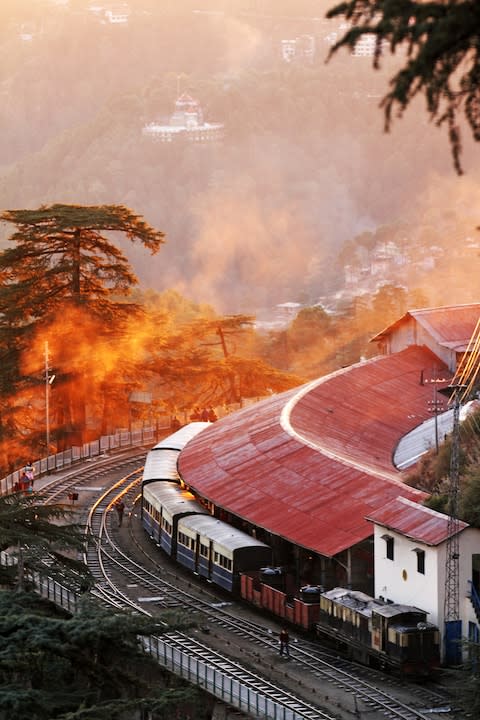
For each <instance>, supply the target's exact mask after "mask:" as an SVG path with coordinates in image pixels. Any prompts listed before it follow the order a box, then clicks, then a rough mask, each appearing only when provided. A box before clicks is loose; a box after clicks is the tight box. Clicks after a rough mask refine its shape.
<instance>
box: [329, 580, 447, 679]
mask: <svg viewBox="0 0 480 720" xmlns="http://www.w3.org/2000/svg"><path fill="white" fill-rule="evenodd" d="M316 632H317V634H318V635H320V636H327V637H328V638H330V639H333V640H334V642H335V645H336V646H337V647H338V648H340V649H342V650H343V651H345V652H346V653H347V654H348V655H349V656H350V657H351V658H353V659H355V660H358V661H360V662H362V663H364V664H369V665H374V666H378V667H381V668H382V669H395V670H398V671H399V672H400V673H401V674H402V675H408V676H415V677H419V678H420V677H428V676H430V675H431V674H432V672H434V671H435V669H436V668H438V667H439V665H440V644H439V632H438V628H437V627H436V626H435V625H433V624H432V623H429V622H427V614H426V613H425V612H424V611H423V610H419V608H416V607H412V606H410V605H400V604H397V603H390V602H385V601H384V600H379V599H376V598H372V597H370V596H369V595H366V594H365V593H362V592H359V591H355V590H347V589H345V588H334V589H333V590H329V591H327V592H323V593H321V594H320V614H319V620H318V623H317V624H316Z"/></svg>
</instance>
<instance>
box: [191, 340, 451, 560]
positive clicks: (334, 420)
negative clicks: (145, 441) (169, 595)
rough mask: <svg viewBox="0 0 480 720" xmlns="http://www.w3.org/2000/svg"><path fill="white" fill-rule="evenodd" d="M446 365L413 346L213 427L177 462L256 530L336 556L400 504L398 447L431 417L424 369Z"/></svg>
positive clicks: (404, 492)
mask: <svg viewBox="0 0 480 720" xmlns="http://www.w3.org/2000/svg"><path fill="white" fill-rule="evenodd" d="M433 366H435V367H437V368H438V369H439V370H441V371H443V370H444V366H443V364H442V363H441V362H440V361H439V359H438V357H437V356H436V355H434V354H433V353H432V352H431V351H430V350H428V349H427V348H426V347H419V346H411V347H408V348H407V349H405V350H403V351H402V352H398V353H395V354H392V355H388V356H381V357H377V358H374V359H372V360H367V361H364V362H361V363H358V364H356V365H353V366H350V367H348V368H344V369H342V370H339V371H337V372H335V373H333V374H330V375H327V376H326V377H323V378H321V379H319V380H316V381H314V382H311V383H308V384H307V385H303V386H301V387H299V388H295V389H294V390H289V391H287V392H285V393H282V394H279V395H276V396H272V398H269V399H267V400H263V401H261V402H259V403H258V404H256V405H254V406H251V407H248V408H245V409H243V410H240V411H238V412H236V413H234V414H232V415H229V416H227V417H225V418H223V419H222V420H220V421H218V422H216V423H213V424H212V425H210V426H209V427H207V428H206V429H205V430H203V431H202V432H201V433H200V434H199V435H197V436H196V437H195V438H194V439H193V440H191V441H190V442H189V443H188V444H187V446H186V447H185V449H184V450H183V451H182V453H181V454H180V457H179V464H178V467H179V472H180V475H181V476H182V478H183V480H184V482H185V483H186V484H187V485H188V486H190V487H191V488H192V489H193V490H194V491H196V492H197V493H198V494H199V495H201V496H202V497H204V498H206V499H207V500H210V501H212V502H213V503H215V504H216V505H218V506H220V507H222V508H224V509H225V510H227V511H228V512H231V513H233V514H234V515H237V516H239V517H241V518H243V519H245V520H248V521H249V522H251V523H253V524H254V525H257V526H259V527H262V528H265V529H266V530H268V531H270V532H272V533H273V534H275V535H279V536H281V537H283V538H285V539H287V540H289V541H291V542H292V543H294V544H295V545H300V546H302V547H304V548H307V549H309V550H311V551H313V552H316V553H319V554H321V555H324V556H327V557H332V556H333V555H336V554H337V553H339V552H341V551H342V550H345V549H347V548H349V547H351V546H352V545H354V544H356V543H358V542H360V541H361V540H364V539H366V538H368V537H369V536H371V535H372V526H371V523H370V522H368V520H366V517H369V516H372V515H374V514H375V512H376V511H377V510H379V509H380V508H382V507H383V506H384V505H386V504H387V503H389V502H391V501H393V500H395V499H396V498H397V497H398V496H403V497H405V498H407V499H409V500H412V501H414V502H417V503H418V502H421V501H422V500H423V499H424V498H426V497H427V495H426V493H423V492H421V491H419V490H416V489H414V488H411V487H408V486H407V485H405V484H404V483H403V478H404V476H403V474H402V473H401V472H400V471H398V470H397V469H396V468H395V467H394V465H393V462H392V458H393V455H394V452H395V448H396V446H397V444H398V442H399V440H400V439H401V438H402V437H403V435H405V434H406V433H408V432H409V431H411V430H412V429H413V428H415V427H416V426H417V425H419V424H420V423H422V422H424V421H425V420H427V419H429V418H431V412H429V401H431V398H432V388H431V387H429V386H428V384H424V383H423V382H422V380H421V378H422V377H423V375H422V371H424V370H425V369H430V368H432V367H433Z"/></svg>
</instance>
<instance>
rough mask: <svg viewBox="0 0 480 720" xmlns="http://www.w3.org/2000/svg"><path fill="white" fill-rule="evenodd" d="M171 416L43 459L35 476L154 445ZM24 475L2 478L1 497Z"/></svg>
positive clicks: (223, 410) (230, 408)
mask: <svg viewBox="0 0 480 720" xmlns="http://www.w3.org/2000/svg"><path fill="white" fill-rule="evenodd" d="M263 399H264V398H263V397H255V398H246V399H243V400H242V401H241V402H240V403H234V404H230V405H224V406H221V407H216V408H215V413H216V415H217V417H218V418H222V417H225V415H229V414H230V413H232V412H234V411H235V410H239V409H240V408H242V407H248V406H249V405H255V404H256V403H257V402H259V401H260V400H263ZM179 415H180V421H181V422H182V423H183V424H187V423H188V422H190V419H189V418H190V411H187V410H185V411H183V412H182V413H179ZM171 419H172V416H171V415H162V416H159V417H158V418H157V420H156V423H155V427H142V428H140V429H132V430H117V431H116V432H115V433H113V434H112V435H102V437H100V438H98V440H92V441H91V442H88V443H85V444H84V445H81V446H76V447H72V448H69V449H68V450H64V451H63V452H59V453H55V454H52V455H49V456H48V457H45V458H42V459H41V460H36V461H35V462H32V465H33V469H34V475H35V477H41V476H42V475H48V474H49V473H54V472H56V471H57V470H63V469H65V468H68V467H70V466H71V465H74V464H75V463H79V462H84V461H85V460H89V459H90V458H93V457H98V456H99V455H103V454H104V453H107V452H111V451H113V450H121V449H122V448H128V447H138V446H142V445H148V444H151V443H152V441H153V440H155V438H157V436H158V434H159V433H160V432H164V431H165V430H168V429H169V428H170V427H171ZM22 473H23V468H22V469H20V470H15V471H14V472H12V473H10V475H7V476H6V477H4V478H1V479H0V495H6V494H7V493H11V492H13V490H14V489H15V487H17V486H18V483H19V481H20V478H21V476H22Z"/></svg>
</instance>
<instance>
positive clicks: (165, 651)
mask: <svg viewBox="0 0 480 720" xmlns="http://www.w3.org/2000/svg"><path fill="white" fill-rule="evenodd" d="M16 563H17V559H16V558H15V557H12V556H11V555H9V554H8V553H6V552H4V551H1V552H0V564H2V565H3V566H10V565H14V564H16ZM28 580H29V581H30V582H31V583H32V585H33V587H34V588H35V591H36V592H37V593H38V594H39V595H41V596H42V597H44V598H47V599H48V600H50V601H51V602H53V603H55V604H56V605H58V606H59V607H62V608H65V609H66V610H68V611H69V612H70V613H72V614H74V613H75V612H76V610H77V605H78V596H77V594H76V593H75V592H73V591H72V590H68V589H67V588H65V587H64V586H63V585H61V584H60V583H59V582H57V581H56V580H53V579H52V578H50V577H48V576H47V575H43V574H42V573H40V572H34V573H29V574H28ZM142 643H143V647H144V649H145V650H146V651H147V652H148V653H149V654H150V655H152V657H154V658H155V660H156V661H157V662H158V663H159V664H160V665H162V667H164V668H165V669H167V670H169V671H170V672H173V673H174V674H175V675H177V676H179V677H182V678H183V679H184V680H187V681H188V682H190V683H192V684H193V685H196V686H197V687H200V688H202V689H203V690H205V691H206V692H208V693H209V694H210V695H213V697H215V698H217V699H218V700H221V701H222V702H224V703H226V704H228V705H230V706H231V707H234V708H237V709H238V710H241V711H242V712H246V713H250V714H253V715H254V716H255V717H256V718H263V719H264V720H305V715H304V714H302V713H299V712H296V711H295V710H293V709H291V708H289V707H286V706H285V705H282V704H281V703H280V702H276V701H275V700H273V699H271V698H268V697H266V696H265V695H263V694H262V693H261V692H260V691H257V690H254V689H253V688H250V687H247V686H245V685H242V683H241V681H240V680H238V679H235V678H231V677H229V676H228V675H227V674H226V673H223V672H221V671H220V670H218V669H217V668H213V667H211V666H210V665H208V663H206V662H204V661H202V660H198V659H196V658H194V657H191V656H190V655H188V653H186V652H184V651H183V650H181V649H179V648H175V647H172V646H171V645H169V643H168V639H167V640H162V638H161V637H156V636H151V637H145V638H142Z"/></svg>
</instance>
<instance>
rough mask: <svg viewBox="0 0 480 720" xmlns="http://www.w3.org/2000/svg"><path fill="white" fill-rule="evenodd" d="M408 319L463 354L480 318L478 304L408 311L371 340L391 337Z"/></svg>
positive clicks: (446, 345) (441, 343) (375, 340)
mask: <svg viewBox="0 0 480 720" xmlns="http://www.w3.org/2000/svg"><path fill="white" fill-rule="evenodd" d="M409 318H414V319H415V320H416V321H417V322H418V323H419V324H420V325H421V326H422V327H423V328H425V330H426V331H427V332H428V333H429V334H430V335H431V336H432V337H433V338H434V339H435V340H436V341H437V342H438V344H439V345H443V346H444V347H448V348H450V349H452V350H456V351H457V352H464V351H465V350H466V349H467V347H468V342H469V340H470V338H471V336H472V333H473V331H474V330H475V327H476V324H477V322H478V319H479V318H480V303H471V304H469V305H451V306H445V307H438V308H426V309H423V310H410V312H407V313H405V315H403V317H401V318H400V319H399V320H397V321H395V322H394V323H392V324H391V325H389V326H388V327H386V328H385V329H384V330H382V332H380V333H378V335H375V337H374V338H372V342H377V341H378V340H381V339H383V338H385V337H387V336H388V335H391V334H392V332H394V330H396V329H397V328H398V327H399V326H400V325H401V324H403V323H404V322H405V321H406V320H408V319H409Z"/></svg>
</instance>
